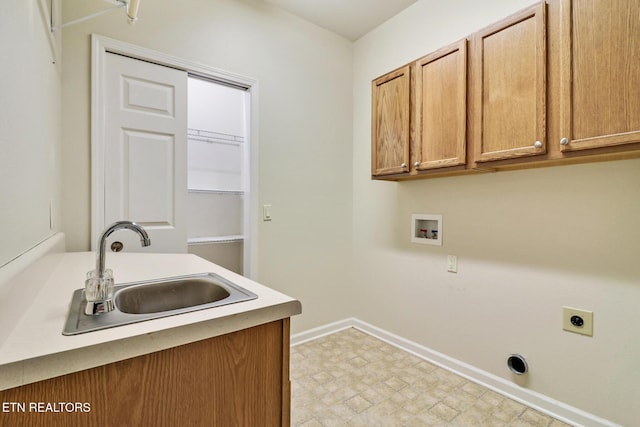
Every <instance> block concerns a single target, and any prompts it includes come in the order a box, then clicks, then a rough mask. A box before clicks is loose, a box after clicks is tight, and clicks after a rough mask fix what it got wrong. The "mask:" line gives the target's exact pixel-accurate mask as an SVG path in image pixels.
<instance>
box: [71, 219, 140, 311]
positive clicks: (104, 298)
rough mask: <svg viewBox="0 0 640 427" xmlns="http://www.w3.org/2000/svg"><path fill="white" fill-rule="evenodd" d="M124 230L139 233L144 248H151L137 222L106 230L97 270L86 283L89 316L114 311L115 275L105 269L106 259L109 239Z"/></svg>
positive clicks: (99, 245)
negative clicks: (115, 232)
mask: <svg viewBox="0 0 640 427" xmlns="http://www.w3.org/2000/svg"><path fill="white" fill-rule="evenodd" d="M122 229H126V230H131V231H135V232H136V233H138V235H139V236H140V243H141V244H142V246H149V245H150V244H151V240H150V239H149V235H148V234H147V232H146V231H145V230H144V228H142V227H140V226H139V225H138V224H136V223H135V222H131V221H118V222H114V223H113V224H111V225H110V226H108V227H107V228H105V229H104V231H103V232H102V234H101V235H100V239H99V240H98V250H97V252H98V253H97V256H96V269H95V270H93V271H89V272H88V273H87V280H85V282H84V283H85V285H84V296H85V300H86V305H85V309H84V313H85V314H86V315H88V316H95V315H98V314H100V313H107V312H109V311H112V310H113V309H114V303H113V284H114V281H113V274H112V271H111V270H109V269H105V265H104V258H105V255H106V246H107V237H109V236H110V235H111V233H113V232H114V231H116V230H122Z"/></svg>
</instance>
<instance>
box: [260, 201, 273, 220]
mask: <svg viewBox="0 0 640 427" xmlns="http://www.w3.org/2000/svg"><path fill="white" fill-rule="evenodd" d="M271 219H272V218H271V205H263V206H262V220H263V221H271Z"/></svg>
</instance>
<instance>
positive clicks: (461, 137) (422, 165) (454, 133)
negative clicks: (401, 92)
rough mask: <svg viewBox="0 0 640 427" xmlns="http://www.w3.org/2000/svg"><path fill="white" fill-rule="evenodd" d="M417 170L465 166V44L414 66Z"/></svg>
mask: <svg viewBox="0 0 640 427" xmlns="http://www.w3.org/2000/svg"><path fill="white" fill-rule="evenodd" d="M415 110H416V148H415V150H414V160H415V164H414V166H415V168H416V169H417V170H426V169H435V168H442V167H447V166H457V165H463V164H465V163H466V146H467V40H466V39H464V40H461V41H459V42H458V43H455V44H453V45H451V46H448V47H445V48H443V49H441V50H439V51H437V52H434V53H432V54H430V55H427V56H425V57H424V58H422V59H419V60H418V61H417V62H416V108H415Z"/></svg>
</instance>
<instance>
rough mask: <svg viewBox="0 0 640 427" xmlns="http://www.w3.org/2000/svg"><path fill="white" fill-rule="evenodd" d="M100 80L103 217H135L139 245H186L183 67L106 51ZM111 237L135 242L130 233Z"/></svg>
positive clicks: (128, 246)
mask: <svg viewBox="0 0 640 427" xmlns="http://www.w3.org/2000/svg"><path fill="white" fill-rule="evenodd" d="M104 84H105V149H104V150H105V152H104V165H105V166H104V174H105V180H104V182H105V200H104V213H105V214H104V218H105V220H104V222H105V224H104V225H108V224H110V223H112V222H115V221H119V220H130V221H135V222H137V223H138V224H140V225H141V226H143V227H144V228H145V229H146V230H147V232H148V233H149V237H150V238H151V246H150V247H149V248H144V249H143V250H144V251H150V252H186V249H187V228H186V194H187V141H186V135H187V73H186V72H183V71H179V70H175V69H172V68H168V67H164V66H161V65H157V64H151V63H148V62H144V61H139V60H136V59H132V58H128V57H124V56H120V55H116V54H112V53H108V54H107V55H106V59H105V80H104ZM115 240H117V241H120V242H122V243H123V244H124V250H125V251H138V250H141V249H140V247H141V246H140V243H139V239H138V237H137V236H136V235H135V234H134V233H130V232H126V231H125V232H117V233H114V234H113V236H112V237H110V239H109V240H108V242H107V245H108V246H109V245H110V244H111V242H112V241H115Z"/></svg>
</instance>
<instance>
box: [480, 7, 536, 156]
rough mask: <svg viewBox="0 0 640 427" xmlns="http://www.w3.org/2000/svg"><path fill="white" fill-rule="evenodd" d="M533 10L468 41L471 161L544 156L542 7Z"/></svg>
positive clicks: (488, 29) (491, 27) (513, 16)
mask: <svg viewBox="0 0 640 427" xmlns="http://www.w3.org/2000/svg"><path fill="white" fill-rule="evenodd" d="M545 6H546V5H545V3H544V2H543V3H540V4H538V5H534V6H533V7H530V8H528V9H525V10H523V11H521V12H519V13H517V14H515V15H512V16H510V17H509V18H507V19H505V20H503V21H500V22H498V23H496V24H495V25H492V26H490V27H488V28H486V29H484V30H482V31H480V32H478V33H476V34H474V35H473V39H472V40H473V41H472V42H473V45H472V54H473V55H474V61H473V69H472V71H471V79H472V87H473V90H474V97H473V99H474V103H473V105H472V110H473V112H472V114H473V115H474V132H473V142H474V144H475V160H476V161H477V162H484V161H490V160H501V159H510V158H514V157H522V156H532V155H537V154H543V153H545V151H546V123H545V115H546V55H547V53H546V7H545Z"/></svg>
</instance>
